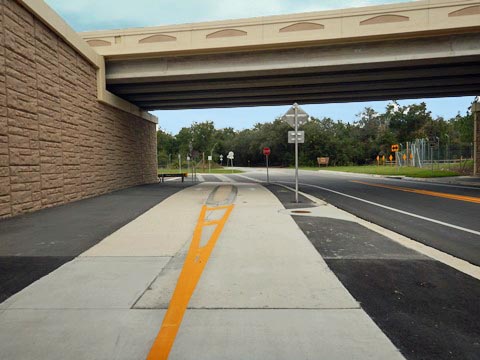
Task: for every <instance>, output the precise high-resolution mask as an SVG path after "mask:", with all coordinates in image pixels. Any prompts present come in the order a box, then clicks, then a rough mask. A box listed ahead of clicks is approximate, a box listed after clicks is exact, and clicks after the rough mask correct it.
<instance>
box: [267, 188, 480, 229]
mask: <svg viewBox="0 0 480 360" xmlns="http://www.w3.org/2000/svg"><path fill="white" fill-rule="evenodd" d="M276 182H278V183H284V184H293V183H292V182H287V181H276ZM300 185H302V186H310V187H314V188H317V189H320V190H324V191H328V192H331V193H334V194H337V195H341V196H345V197H348V198H351V199H354V200H358V201H362V202H364V203H367V204H370V205H375V206H378V207H381V208H383V209H387V210H390V211H395V212H398V213H400V214H403V215H408V216H412V217H415V218H418V219H422V220H425V221H430V222H433V223H435V224H439V225H443V226H447V227H451V228H453V229H457V230H461V231H465V232H468V233H471V234H474V235H479V236H480V231H476V230H472V229H467V228H464V227H462V226H458V225H453V224H449V223H446V222H443V221H440V220H435V219H431V218H428V217H426V216H422V215H417V214H413V213H411V212H408V211H404V210H400V209H395V208H392V207H390V206H387V205H382V204H379V203H376V202H373V201H370V200H365V199H362V198H359V197H356V196H353V195H348V194H344V193H341V192H339V191H335V190H332V189H328V188H324V187H322V186H318V185H311V184H304V183H300Z"/></svg>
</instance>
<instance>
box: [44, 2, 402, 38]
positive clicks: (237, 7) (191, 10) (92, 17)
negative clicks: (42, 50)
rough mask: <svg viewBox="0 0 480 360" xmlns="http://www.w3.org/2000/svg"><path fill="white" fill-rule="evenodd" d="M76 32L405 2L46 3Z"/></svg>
mask: <svg viewBox="0 0 480 360" xmlns="http://www.w3.org/2000/svg"><path fill="white" fill-rule="evenodd" d="M46 1H47V3H48V4H49V5H50V6H51V7H52V8H53V9H54V10H55V11H57V12H58V13H59V14H60V15H61V16H62V17H63V18H65V19H66V21H67V22H68V23H69V24H70V25H71V26H72V27H73V28H74V29H75V30H77V31H86V30H102V29H116V28H125V27H143V26H156V25H166V24H179V23H189V22H199V21H209V20H221V19H234V18H244V17H255V16H268V15H279V14H289V13H300V12H308V11H321V10H330V9H339V8H348V7H357V6H366V5H378V4H381V3H393V2H404V1H406V0H361V1H348V0H324V1H318V0H297V1H295V0H255V1H238V0H222V1H218V0H203V1H201V2H200V1H198V0H177V1H174V0H136V1H128V2H127V1H118V0H102V1H98V0H74V1H65V0H46Z"/></svg>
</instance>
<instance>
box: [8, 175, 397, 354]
mask: <svg viewBox="0 0 480 360" xmlns="http://www.w3.org/2000/svg"><path fill="white" fill-rule="evenodd" d="M215 186H216V185H215V184H199V185H197V186H193V187H190V188H187V189H185V190H183V191H181V192H178V193H176V194H175V195H173V196H171V197H170V198H168V199H166V200H165V201H163V202H162V203H160V204H158V205H156V206H155V207H153V208H152V209H150V210H149V211H147V212H146V213H144V214H143V215H142V216H140V217H138V218H137V219H135V220H134V221H132V222H130V223H129V224H127V225H125V226H124V227H122V228H120V229H119V230H117V231H116V232H114V233H113V234H111V235H110V236H108V237H106V238H105V239H104V240H103V241H101V242H100V243H98V244H97V245H96V246H94V247H92V248H90V249H89V250H87V251H86V252H84V253H83V254H82V255H81V256H80V257H77V258H76V259H74V260H73V261H71V262H69V263H67V264H65V265H63V266H62V267H60V268H59V269H57V270H56V271H54V272H52V273H51V274H49V275H48V276H46V277H44V278H42V279H40V280H38V281H36V282H35V283H33V284H32V285H30V286H29V287H27V288H25V289H24V290H23V291H21V292H19V293H18V294H16V295H15V296H13V297H11V298H10V299H9V300H7V301H6V302H5V303H3V304H1V305H0V344H1V345H2V346H0V358H1V359H25V360H28V359H39V358H48V359H51V360H55V359H65V358H70V359H75V360H77V359H79V360H80V359H129V360H131V359H145V358H146V357H147V355H148V353H149V351H150V349H151V347H152V344H153V342H154V339H155V337H156V336H157V333H158V331H159V329H160V327H161V325H162V320H163V317H164V315H165V312H166V309H167V308H168V306H169V300H170V296H171V294H172V292H173V290H174V288H175V286H176V280H177V278H178V274H179V272H180V270H181V268H182V266H183V261H184V259H185V255H186V253H187V249H188V247H189V244H190V241H191V240H192V234H193V232H194V229H195V226H196V223H197V220H198V216H199V213H200V211H201V209H202V206H203V205H204V204H205V202H206V200H207V198H208V196H209V194H210V193H211V192H212V190H213V189H214V187H215ZM223 186H230V187H231V186H232V185H223ZM235 186H236V187H237V189H238V194H237V196H236V198H235V200H234V208H233V211H232V213H231V215H230V216H229V218H228V220H227V221H226V223H225V227H224V228H223V231H222V232H221V234H220V236H219V238H218V240H217V243H216V245H215V247H214V248H213V251H212V254H211V256H210V259H209V260H208V263H207V264H206V267H205V269H204V271H203V274H202V276H201V278H200V281H199V283H198V285H197V287H196V289H195V291H194V293H193V296H192V298H191V300H190V302H189V305H188V309H187V310H186V312H185V316H184V318H183V322H182V323H181V326H180V329H179V332H178V334H177V336H176V339H175V342H174V345H173V348H172V351H171V353H170V357H169V358H170V359H246V358H248V359H292V358H294V359H313V358H328V359H347V358H348V359H402V356H401V355H400V353H399V352H398V351H397V350H396V349H395V347H394V346H393V345H392V344H391V342H390V341H389V340H388V338H387V337H386V336H385V335H384V334H383V333H382V332H381V331H380V330H379V329H378V327H377V326H376V325H375V324H374V323H373V321H372V320H371V319H370V318H369V317H368V316H367V315H366V313H365V312H364V311H363V310H362V309H361V308H360V307H359V305H358V303H357V302H356V301H355V299H353V298H352V296H351V295H350V294H349V293H348V292H347V290H346V289H345V288H344V287H343V286H342V284H341V283H340V282H339V281H338V280H337V278H336V277H335V276H334V274H333V273H332V272H331V271H330V270H329V269H328V267H327V265H326V263H325V262H324V260H323V259H322V257H321V256H320V255H319V254H318V252H317V251H316V250H315V248H314V247H313V246H312V245H311V243H310V241H309V240H308V239H307V238H306V236H305V235H304V234H303V232H302V231H301V230H300V229H299V228H298V226H297V225H296V223H295V222H294V221H293V219H292V218H291V217H290V215H288V214H286V213H285V212H282V210H283V209H284V207H283V206H282V204H281V203H280V202H279V200H277V198H276V197H275V196H274V195H273V194H272V193H270V192H269V191H268V190H267V189H265V188H264V187H262V186H260V185H258V184H235ZM209 235H210V234H209V233H208V231H205V234H204V236H206V237H208V236H209ZM202 237H203V236H202Z"/></svg>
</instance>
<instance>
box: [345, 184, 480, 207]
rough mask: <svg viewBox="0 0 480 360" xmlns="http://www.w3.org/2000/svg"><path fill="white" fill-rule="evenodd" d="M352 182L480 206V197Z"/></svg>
mask: <svg viewBox="0 0 480 360" xmlns="http://www.w3.org/2000/svg"><path fill="white" fill-rule="evenodd" d="M351 182H354V183H358V184H363V185H368V186H376V187H381V188H385V189H392V190H398V191H405V192H410V193H414V194H421V195H428V196H435V197H441V198H446V199H452V200H460V201H465V202H472V203H476V204H480V197H474V196H464V195H455V194H447V193H441V192H437V191H429V190H420V189H412V188H404V187H400V186H392V185H385V184H374V183H369V182H364V181H358V180H351Z"/></svg>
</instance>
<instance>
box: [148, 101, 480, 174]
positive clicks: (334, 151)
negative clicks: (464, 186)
mask: <svg viewBox="0 0 480 360" xmlns="http://www.w3.org/2000/svg"><path fill="white" fill-rule="evenodd" d="M289 130H292V129H291V128H290V126H289V125H288V124H286V123H284V122H282V121H281V120H280V119H275V120H274V121H272V122H266V123H257V124H255V125H254V126H253V127H252V128H251V129H245V130H240V131H236V130H234V129H233V128H231V127H227V128H222V129H216V128H215V126H214V124H213V122H211V121H205V122H200V123H193V124H192V125H191V126H190V127H184V128H182V129H181V130H180V131H179V133H178V134H176V135H172V134H169V133H167V132H165V131H163V130H161V129H160V130H158V131H157V151H158V163H159V166H160V167H167V166H168V165H173V166H174V164H176V163H177V158H178V154H180V155H181V156H182V159H183V160H182V161H183V162H184V161H185V159H186V156H187V155H189V156H191V157H194V158H195V159H194V160H195V161H197V162H198V161H201V160H202V158H203V157H204V158H205V159H207V158H208V156H209V155H212V157H213V161H215V162H219V156H220V155H223V156H224V161H223V164H225V161H226V155H227V153H228V152H229V151H233V152H234V153H235V160H234V164H235V165H236V166H237V165H238V166H257V165H263V164H264V162H265V159H264V156H263V154H262V149H263V148H264V147H269V148H270V149H271V155H270V163H271V164H272V165H273V166H291V165H293V163H294V147H293V144H288V143H287V133H288V131H289ZM300 130H304V131H305V143H304V144H301V145H300V146H299V162H300V165H302V166H316V165H317V157H320V156H328V157H330V164H331V165H353V164H357V165H361V164H368V163H372V162H373V161H374V159H375V157H376V156H377V155H380V156H381V155H388V154H389V153H390V146H391V145H392V144H396V143H406V142H407V141H414V140H415V139H421V138H424V139H437V141H441V142H443V143H447V142H448V144H449V146H450V149H459V150H458V151H457V153H458V156H463V157H469V153H470V150H469V149H470V146H471V144H472V142H473V131H474V130H473V116H472V114H471V113H470V111H467V113H466V114H464V115H461V114H460V113H459V114H458V115H456V116H455V117H453V118H451V119H444V118H443V117H440V116H437V117H435V118H434V117H433V116H432V114H431V112H430V111H428V110H427V106H426V104H425V103H423V102H422V103H420V104H411V105H405V106H400V105H399V104H398V103H397V102H392V103H390V104H389V105H387V107H386V109H385V111H384V112H383V113H378V112H376V111H374V110H373V109H372V108H369V107H367V108H365V109H364V110H363V111H362V112H361V113H360V114H358V115H357V120H356V121H355V122H353V123H347V122H344V121H342V120H333V119H331V118H327V117H325V118H322V119H319V118H315V117H312V118H311V120H310V121H309V122H308V123H306V124H305V125H303V126H302V127H301V129H300ZM452 153H454V152H452Z"/></svg>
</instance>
